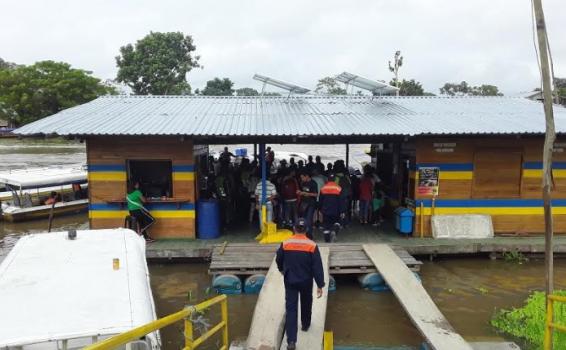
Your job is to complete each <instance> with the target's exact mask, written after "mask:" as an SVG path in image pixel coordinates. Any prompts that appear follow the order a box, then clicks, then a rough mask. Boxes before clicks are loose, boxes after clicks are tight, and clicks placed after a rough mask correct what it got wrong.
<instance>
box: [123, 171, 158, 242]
mask: <svg viewBox="0 0 566 350" xmlns="http://www.w3.org/2000/svg"><path fill="white" fill-rule="evenodd" d="M126 202H127V204H128V211H129V212H130V216H132V217H134V218H136V221H137V222H138V223H139V226H138V227H139V232H138V233H139V234H141V235H142V236H143V237H144V238H145V240H146V242H148V243H151V242H153V241H155V240H154V239H153V238H151V236H150V235H149V233H148V232H147V229H148V228H149V227H150V226H151V225H153V224H154V223H155V218H154V217H153V216H151V214H150V213H149V210H147V209H146V208H145V207H144V206H143V203H145V197H144V195H143V193H142V192H141V191H140V183H139V182H138V181H134V182H132V183H130V184H129V185H128V195H127V196H126Z"/></svg>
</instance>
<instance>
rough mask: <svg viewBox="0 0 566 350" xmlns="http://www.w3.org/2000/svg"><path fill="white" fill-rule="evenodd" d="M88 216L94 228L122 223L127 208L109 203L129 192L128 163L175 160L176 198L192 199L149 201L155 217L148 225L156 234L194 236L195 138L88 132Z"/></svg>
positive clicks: (174, 182) (154, 234)
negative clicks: (95, 133)
mask: <svg viewBox="0 0 566 350" xmlns="http://www.w3.org/2000/svg"><path fill="white" fill-rule="evenodd" d="M86 142H87V163H88V167H89V174H88V178H89V198H90V207H89V221H90V227H91V228H93V229H100V228H114V227H121V226H123V225H124V218H125V216H126V215H127V210H126V209H125V208H123V207H121V206H120V205H116V204H114V205H113V204H109V203H107V201H109V200H112V199H122V198H124V197H125V195H126V190H127V189H126V187H127V183H126V181H127V179H126V178H127V170H126V162H127V160H129V159H136V160H171V161H172V164H173V174H172V178H173V197H175V198H186V199H188V200H189V202H188V203H183V204H182V205H181V206H180V207H178V206H177V205H176V204H173V203H168V204H149V205H148V209H150V211H151V212H152V215H154V216H155V217H156V219H157V220H156V224H155V225H154V226H153V227H152V228H151V229H150V233H151V235H152V236H154V237H155V238H195V208H194V203H195V185H194V165H193V162H194V160H193V145H192V141H190V140H184V141H182V140H181V139H180V138H178V137H146V136H140V137H89V138H87V140H86Z"/></svg>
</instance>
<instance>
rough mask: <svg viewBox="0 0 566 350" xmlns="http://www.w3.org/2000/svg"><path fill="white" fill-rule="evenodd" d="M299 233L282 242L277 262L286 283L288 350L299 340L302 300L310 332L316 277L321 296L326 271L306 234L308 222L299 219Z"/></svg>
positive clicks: (303, 320)
mask: <svg viewBox="0 0 566 350" xmlns="http://www.w3.org/2000/svg"><path fill="white" fill-rule="evenodd" d="M294 230H295V234H294V235H293V236H292V237H291V238H289V239H287V240H286V241H284V242H283V243H281V246H280V247H279V249H278V250H277V256H276V258H275V261H276V262H277V268H278V269H279V271H281V273H282V274H283V281H284V283H285V311H286V313H285V331H286V333H287V349H288V350H294V349H295V348H296V343H297V328H298V324H297V323H298V315H297V313H298V303H299V296H300V299H301V330H302V331H303V332H307V331H308V330H309V327H310V325H311V313H312V288H313V279H314V282H315V283H316V285H317V287H318V288H317V291H316V292H317V297H318V298H320V297H321V296H322V288H323V287H324V270H323V268H322V259H321V258H320V251H319V250H318V247H317V245H316V243H315V242H313V241H312V240H310V239H309V238H308V237H307V236H306V231H307V222H306V220H305V219H303V218H299V219H298V220H297V224H296V225H295V228H294Z"/></svg>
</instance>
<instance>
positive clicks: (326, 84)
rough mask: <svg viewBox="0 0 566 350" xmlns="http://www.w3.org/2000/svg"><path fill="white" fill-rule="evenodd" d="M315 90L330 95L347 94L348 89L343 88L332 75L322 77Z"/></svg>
mask: <svg viewBox="0 0 566 350" xmlns="http://www.w3.org/2000/svg"><path fill="white" fill-rule="evenodd" d="M314 91H315V92H317V93H323V94H328V95H346V89H344V88H342V87H341V86H340V84H338V82H337V81H336V79H334V78H332V77H324V78H322V79H320V80H319V81H318V84H316V89H315V90H314Z"/></svg>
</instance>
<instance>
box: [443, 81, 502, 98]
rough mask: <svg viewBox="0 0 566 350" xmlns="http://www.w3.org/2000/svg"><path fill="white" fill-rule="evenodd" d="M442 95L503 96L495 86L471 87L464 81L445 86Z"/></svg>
mask: <svg viewBox="0 0 566 350" xmlns="http://www.w3.org/2000/svg"><path fill="white" fill-rule="evenodd" d="M440 94H441V95H449V96H503V94H502V93H500V92H499V89H498V88H497V86H495V85H486V84H484V85H481V86H471V85H469V84H468V83H466V82H465V81H462V82H461V83H460V84H456V83H446V84H444V86H443V87H441V88H440Z"/></svg>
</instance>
